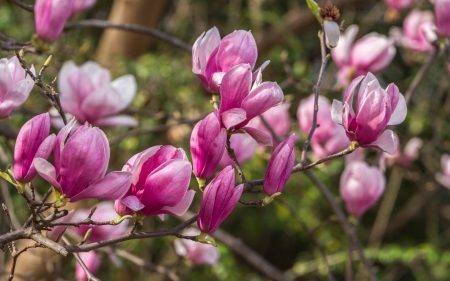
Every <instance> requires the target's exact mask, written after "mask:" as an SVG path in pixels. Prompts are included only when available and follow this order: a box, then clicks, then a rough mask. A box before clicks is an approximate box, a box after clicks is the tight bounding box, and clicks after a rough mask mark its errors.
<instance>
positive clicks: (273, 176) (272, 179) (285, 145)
mask: <svg viewBox="0 0 450 281" xmlns="http://www.w3.org/2000/svg"><path fill="white" fill-rule="evenodd" d="M294 143H295V134H292V135H291V136H290V137H289V138H287V139H286V140H285V141H284V142H282V143H280V144H279V145H278V146H277V148H276V149H275V150H274V152H273V154H272V156H271V157H270V160H269V164H268V165H267V170H266V175H265V177H264V182H263V190H264V193H266V194H267V195H268V196H272V195H274V194H276V193H279V192H281V190H283V187H284V185H285V184H286V182H287V181H288V180H289V177H290V176H291V173H292V168H293V167H294V162H295V152H294Z"/></svg>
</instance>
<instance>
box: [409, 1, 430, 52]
mask: <svg viewBox="0 0 450 281" xmlns="http://www.w3.org/2000/svg"><path fill="white" fill-rule="evenodd" d="M433 26H434V16H433V14H432V13H431V12H430V11H420V10H417V9H415V10H412V11H411V13H409V15H408V16H407V17H406V18H405V20H404V21H403V38H402V45H403V46H404V47H406V48H408V49H410V50H413V51H416V52H431V51H433V50H434V46H433V45H432V44H431V43H430V41H429V39H430V36H431V37H432V36H433V35H434V31H433ZM434 36H436V35H434Z"/></svg>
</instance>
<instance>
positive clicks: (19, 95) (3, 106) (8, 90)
mask: <svg viewBox="0 0 450 281" xmlns="http://www.w3.org/2000/svg"><path fill="white" fill-rule="evenodd" d="M30 70H31V72H33V73H35V72H34V66H31V69H30ZM33 86H34V82H33V79H31V77H30V76H28V75H25V72H24V70H23V68H22V67H21V66H20V63H19V60H18V59H17V57H15V56H14V57H12V58H10V59H6V58H2V59H0V119H2V118H5V117H8V116H9V115H11V113H12V112H13V110H14V109H16V108H17V107H19V106H21V105H22V104H23V103H24V102H25V101H26V100H27V98H28V96H29V95H30V92H31V90H32V89H33Z"/></svg>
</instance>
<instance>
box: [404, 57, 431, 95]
mask: <svg viewBox="0 0 450 281" xmlns="http://www.w3.org/2000/svg"><path fill="white" fill-rule="evenodd" d="M436 56H437V52H432V53H430V55H429V56H428V58H427V60H426V61H425V63H424V64H422V66H421V67H420V69H419V72H417V74H416V76H414V79H413V81H412V82H411V84H410V85H409V88H408V90H406V93H405V101H406V104H408V103H409V100H410V99H411V96H412V94H413V93H414V92H415V91H416V89H417V87H418V86H419V83H420V81H422V79H423V77H425V73H427V71H428V69H429V68H430V66H431V64H432V63H433V61H434V59H435V58H436Z"/></svg>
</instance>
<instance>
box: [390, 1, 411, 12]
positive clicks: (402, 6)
mask: <svg viewBox="0 0 450 281" xmlns="http://www.w3.org/2000/svg"><path fill="white" fill-rule="evenodd" d="M385 1H386V4H387V5H388V7H389V8H391V9H392V10H397V11H402V10H406V9H408V8H409V6H411V5H412V4H413V3H414V1H415V0H385Z"/></svg>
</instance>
